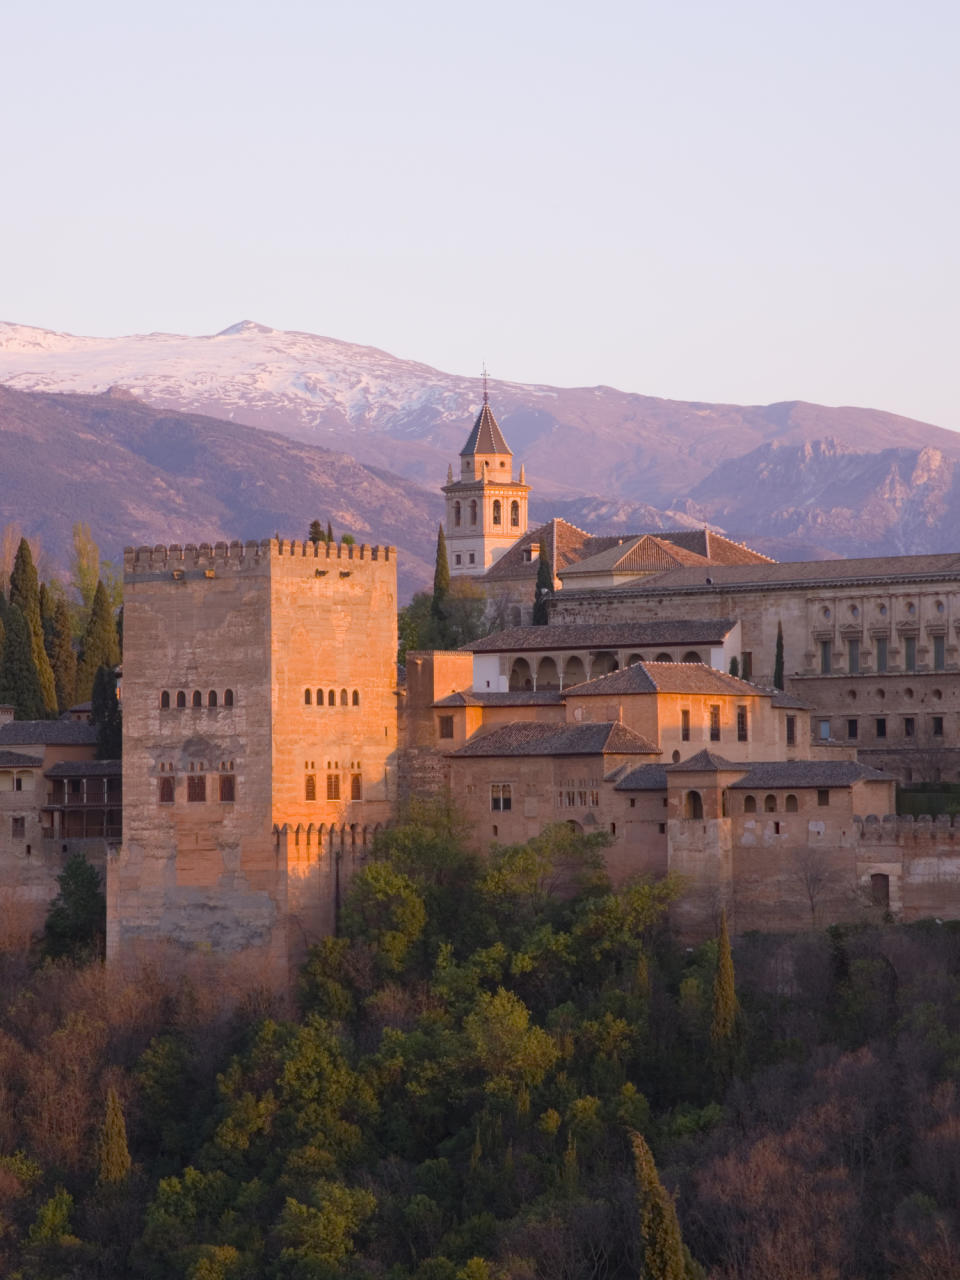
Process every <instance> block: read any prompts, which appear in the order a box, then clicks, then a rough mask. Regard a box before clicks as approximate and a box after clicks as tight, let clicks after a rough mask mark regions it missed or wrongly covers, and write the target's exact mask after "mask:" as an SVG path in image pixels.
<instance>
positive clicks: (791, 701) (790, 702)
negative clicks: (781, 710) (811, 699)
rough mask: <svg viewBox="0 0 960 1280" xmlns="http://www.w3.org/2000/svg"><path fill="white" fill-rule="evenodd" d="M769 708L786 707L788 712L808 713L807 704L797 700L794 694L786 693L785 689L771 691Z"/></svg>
mask: <svg viewBox="0 0 960 1280" xmlns="http://www.w3.org/2000/svg"><path fill="white" fill-rule="evenodd" d="M770 705H771V707H786V709H787V710H788V711H810V710H812V708H811V706H810V704H809V703H808V702H804V701H803V700H802V699H801V698H798V697H797V696H796V694H793V693H787V691H786V690H785V689H773V690H772V691H771V695H770Z"/></svg>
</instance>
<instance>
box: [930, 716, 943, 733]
mask: <svg viewBox="0 0 960 1280" xmlns="http://www.w3.org/2000/svg"><path fill="white" fill-rule="evenodd" d="M932 733H933V736H934V737H935V738H942V737H943V716H934V717H933V722H932Z"/></svg>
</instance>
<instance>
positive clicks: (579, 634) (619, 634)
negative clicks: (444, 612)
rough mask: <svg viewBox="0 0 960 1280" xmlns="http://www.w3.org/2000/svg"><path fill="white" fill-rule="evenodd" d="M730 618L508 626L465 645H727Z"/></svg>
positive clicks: (515, 648)
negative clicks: (725, 643) (724, 643)
mask: <svg viewBox="0 0 960 1280" xmlns="http://www.w3.org/2000/svg"><path fill="white" fill-rule="evenodd" d="M736 625H737V624H736V622H735V621H733V620H732V619H730V618H708V619H705V620H703V621H699V620H693V621H689V620H687V619H686V618H678V619H664V620H658V621H656V622H586V623H580V622H570V623H566V622H561V623H555V624H552V625H550V626H546V627H508V628H506V629H505V630H503V631H495V632H494V633H493V634H492V635H489V636H483V637H482V638H481V639H479V640H472V641H471V642H470V643H469V644H465V645H464V646H463V647H464V649H469V650H470V651H471V652H473V653H517V652H521V651H524V650H526V651H538V652H539V651H541V650H549V651H551V652H552V651H553V650H555V649H624V648H641V647H645V646H648V645H649V646H655V645H664V644H678V645H688V644H689V645H694V644H700V645H704V644H709V645H718V644H723V642H724V640H725V639H726V637H727V636H728V635H729V634H730V632H731V631H732V630H733V628H734V627H735V626H736Z"/></svg>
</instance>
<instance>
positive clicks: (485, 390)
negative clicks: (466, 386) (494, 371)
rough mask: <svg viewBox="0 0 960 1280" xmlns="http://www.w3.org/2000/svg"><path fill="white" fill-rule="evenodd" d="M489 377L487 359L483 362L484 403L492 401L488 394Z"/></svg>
mask: <svg viewBox="0 0 960 1280" xmlns="http://www.w3.org/2000/svg"><path fill="white" fill-rule="evenodd" d="M487 377H488V374H487V362H486V360H484V362H483V403H484V404H489V403H490V396H489V395H488V394H487Z"/></svg>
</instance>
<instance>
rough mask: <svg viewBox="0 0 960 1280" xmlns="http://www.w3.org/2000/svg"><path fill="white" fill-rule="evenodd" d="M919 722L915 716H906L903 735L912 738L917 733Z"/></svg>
mask: <svg viewBox="0 0 960 1280" xmlns="http://www.w3.org/2000/svg"><path fill="white" fill-rule="evenodd" d="M916 727H917V722H916V720H915V719H914V718H913V716H904V718H903V736H904V737H905V738H912V737H913V736H914V734H915V731H916Z"/></svg>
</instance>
